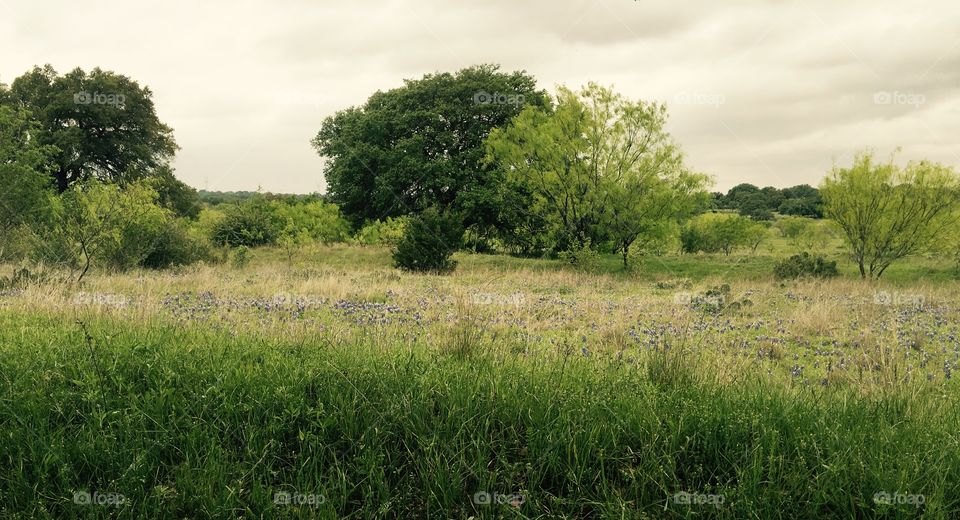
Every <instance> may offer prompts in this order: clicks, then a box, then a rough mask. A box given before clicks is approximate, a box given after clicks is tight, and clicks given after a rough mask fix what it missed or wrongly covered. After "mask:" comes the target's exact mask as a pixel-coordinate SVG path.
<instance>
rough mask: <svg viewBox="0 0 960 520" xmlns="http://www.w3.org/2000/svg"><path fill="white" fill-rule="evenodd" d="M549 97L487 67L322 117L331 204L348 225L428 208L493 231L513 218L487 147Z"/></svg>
mask: <svg viewBox="0 0 960 520" xmlns="http://www.w3.org/2000/svg"><path fill="white" fill-rule="evenodd" d="M546 99H547V97H546V94H545V93H544V92H542V91H539V90H537V88H536V81H535V80H534V78H532V77H530V76H529V75H527V74H526V73H524V72H512V73H505V72H501V71H500V70H499V68H498V67H497V66H493V65H481V66H475V67H470V68H467V69H463V70H460V71H459V72H456V73H453V74H451V73H438V74H429V75H426V76H424V77H423V78H422V79H418V80H407V81H406V82H405V83H404V85H403V86H402V87H399V88H395V89H392V90H388V91H386V92H377V93H375V94H373V95H372V96H370V98H369V99H368V100H367V102H366V103H365V104H364V105H363V106H359V107H353V108H349V109H346V110H342V111H340V112H337V113H336V114H335V115H333V116H331V117H328V118H327V119H326V120H325V121H324V123H323V126H322V127H321V129H320V131H319V132H318V134H317V136H316V137H315V138H314V139H313V141H312V142H313V145H314V147H315V148H316V150H317V152H318V153H319V154H320V155H321V156H323V157H325V158H326V159H327V162H326V166H325V169H324V176H325V178H326V182H327V187H328V193H329V194H330V197H331V200H332V201H333V202H336V203H337V204H339V205H340V208H341V210H342V211H343V213H344V215H345V216H346V217H347V218H348V219H350V220H351V222H352V223H353V224H354V225H355V226H359V225H361V224H362V223H363V222H364V221H366V220H374V219H383V218H385V217H397V216H401V215H407V214H411V213H419V212H421V211H423V210H424V209H426V208H428V207H431V206H437V207H439V208H440V209H442V210H446V209H451V210H454V211H459V212H461V213H462V214H464V216H465V218H466V222H465V223H466V224H467V225H474V224H476V225H479V226H497V225H500V224H504V223H503V222H502V220H503V219H504V218H506V217H509V216H510V215H509V214H507V213H505V212H503V211H501V209H502V207H503V206H504V205H503V204H501V202H502V201H501V197H504V196H509V194H507V193H506V192H505V191H504V190H502V189H501V185H502V181H503V178H502V172H500V171H499V170H498V168H496V165H490V164H485V163H484V161H483V159H484V148H483V143H484V140H485V139H486V138H487V135H488V134H489V133H490V131H491V130H492V129H494V128H496V127H499V126H503V125H505V124H507V123H508V122H509V121H510V120H511V119H512V118H513V117H514V116H516V115H517V114H518V113H520V111H521V110H522V109H523V107H524V106H525V105H535V106H543V105H544V104H545V103H546Z"/></svg>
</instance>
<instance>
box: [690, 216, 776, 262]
mask: <svg viewBox="0 0 960 520" xmlns="http://www.w3.org/2000/svg"><path fill="white" fill-rule="evenodd" d="M766 230H767V227H766V224H764V223H760V222H754V221H752V220H750V219H749V218H746V217H741V216H739V215H730V214H721V213H706V214H703V215H700V216H698V217H697V218H695V219H692V220H691V221H690V222H688V223H687V224H686V226H684V228H683V230H682V231H681V233H680V241H681V245H682V248H683V252H685V253H696V252H698V251H703V252H704V253H717V252H722V253H723V254H724V255H726V256H729V255H730V253H732V252H733V251H734V249H736V248H738V247H743V246H749V247H751V248H752V249H753V250H756V248H757V247H759V245H760V243H761V242H762V241H763V239H764V238H765V237H766Z"/></svg>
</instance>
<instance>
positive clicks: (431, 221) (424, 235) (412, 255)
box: [393, 208, 464, 273]
mask: <svg viewBox="0 0 960 520" xmlns="http://www.w3.org/2000/svg"><path fill="white" fill-rule="evenodd" d="M463 233H464V230H463V225H462V224H461V223H460V220H459V219H458V218H457V217H456V216H454V215H452V214H450V213H441V212H440V211H438V210H437V209H436V208H428V209H426V210H425V211H423V212H422V213H421V214H420V215H417V216H415V217H412V218H411V219H410V221H409V222H408V223H407V225H406V228H405V230H404V233H403V238H402V239H401V240H400V243H398V244H397V247H396V249H395V250H394V252H393V261H394V265H395V266H396V267H398V268H400V269H403V270H406V271H417V272H436V273H449V272H451V271H453V270H454V269H455V268H456V266H457V262H456V261H455V260H453V259H451V256H453V253H454V252H456V251H457V250H458V249H460V247H461V245H462V243H463Z"/></svg>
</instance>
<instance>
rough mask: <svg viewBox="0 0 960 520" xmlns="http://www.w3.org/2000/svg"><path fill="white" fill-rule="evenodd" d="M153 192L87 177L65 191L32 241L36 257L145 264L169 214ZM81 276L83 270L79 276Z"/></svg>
mask: <svg viewBox="0 0 960 520" xmlns="http://www.w3.org/2000/svg"><path fill="white" fill-rule="evenodd" d="M156 201H157V193H156V191H154V190H153V189H152V188H150V187H149V186H148V185H147V184H146V183H143V182H138V183H134V184H131V185H129V186H127V187H126V188H124V189H121V188H120V187H118V186H116V185H111V184H102V183H100V182H95V181H90V182H87V183H85V184H84V185H82V186H80V185H78V186H75V187H73V188H71V189H70V190H68V191H66V192H64V193H63V194H62V195H61V196H60V198H59V200H58V201H57V202H58V203H57V205H56V210H55V212H54V217H53V218H52V219H51V221H50V222H49V223H47V225H46V227H45V229H41V230H39V232H38V234H39V235H40V236H41V237H42V239H40V240H39V241H37V243H36V244H35V251H34V255H35V256H36V257H37V258H36V259H38V260H42V261H46V262H51V263H55V264H62V265H67V266H70V267H72V268H79V267H81V266H82V267H83V269H84V272H86V269H88V268H89V267H90V266H91V265H103V266H107V267H112V268H116V269H129V268H132V267H137V266H140V265H142V264H143V262H144V261H145V259H146V258H147V257H148V256H149V255H150V253H151V252H152V251H153V248H154V247H155V244H156V243H157V241H158V240H159V239H160V235H161V234H162V233H163V231H164V229H165V228H166V226H167V225H168V224H169V223H170V222H171V221H172V219H173V217H172V214H171V213H170V211H169V210H167V209H165V208H161V207H160V206H158V205H157V204H156ZM81 277H82V275H81Z"/></svg>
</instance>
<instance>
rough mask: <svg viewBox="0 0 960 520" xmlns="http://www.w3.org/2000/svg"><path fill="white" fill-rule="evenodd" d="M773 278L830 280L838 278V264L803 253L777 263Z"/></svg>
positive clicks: (821, 257) (774, 267)
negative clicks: (834, 277)
mask: <svg viewBox="0 0 960 520" xmlns="http://www.w3.org/2000/svg"><path fill="white" fill-rule="evenodd" d="M773 276H774V277H775V278H777V279H778V280H783V279H796V278H801V277H814V278H830V277H833V276H837V262H828V261H827V260H826V259H824V257H823V255H816V256H813V255H811V254H810V253H807V252H803V253H800V254H799V255H793V256H791V257H790V258H785V259H783V260H781V261H779V262H777V264H776V265H774V266H773Z"/></svg>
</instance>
